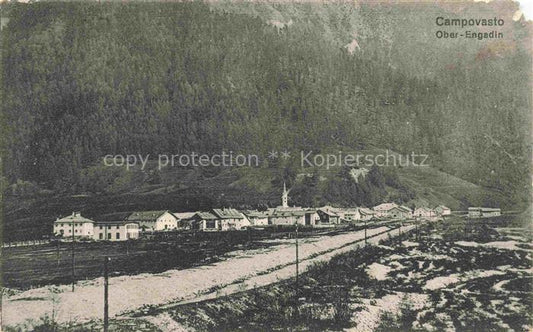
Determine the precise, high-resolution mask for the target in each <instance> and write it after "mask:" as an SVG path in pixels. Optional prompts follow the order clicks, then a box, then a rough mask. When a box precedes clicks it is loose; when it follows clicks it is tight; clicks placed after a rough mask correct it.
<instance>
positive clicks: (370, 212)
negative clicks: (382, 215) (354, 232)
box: [359, 208, 376, 214]
mask: <svg viewBox="0 0 533 332" xmlns="http://www.w3.org/2000/svg"><path fill="white" fill-rule="evenodd" d="M359 213H362V214H376V211H373V210H372V209H369V208H359Z"/></svg>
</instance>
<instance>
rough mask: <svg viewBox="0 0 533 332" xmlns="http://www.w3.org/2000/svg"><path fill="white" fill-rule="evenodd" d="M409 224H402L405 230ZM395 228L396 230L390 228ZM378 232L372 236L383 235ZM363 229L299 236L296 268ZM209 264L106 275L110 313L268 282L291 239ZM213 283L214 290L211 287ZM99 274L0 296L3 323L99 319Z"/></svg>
mask: <svg viewBox="0 0 533 332" xmlns="http://www.w3.org/2000/svg"><path fill="white" fill-rule="evenodd" d="M412 227H414V226H404V227H402V231H407V230H409V229H410V228H412ZM387 230H388V228H387V227H379V228H375V229H371V230H368V236H373V235H376V234H379V233H382V232H385V231H387ZM392 233H393V235H397V234H398V230H395V231H393V232H392ZM387 236H388V235H387V234H382V235H379V236H376V237H374V238H372V239H371V242H377V241H379V240H380V239H382V238H386V237H387ZM363 238H364V231H359V232H353V233H347V234H340V235H334V236H322V237H317V238H308V239H302V240H300V246H299V257H300V259H301V260H302V262H301V263H300V267H301V270H302V271H303V270H305V269H306V268H307V267H308V266H309V265H311V264H312V263H314V262H317V261H326V260H329V259H331V257H333V256H334V255H337V254H339V253H342V252H346V251H349V250H353V249H354V248H356V247H357V246H359V245H361V242H362V241H361V240H362V239H363ZM224 258H225V259H224V260H223V261H220V262H217V263H215V264H212V265H207V266H202V267H198V268H192V269H185V270H169V271H166V272H164V273H159V274H140V275H136V276H120V277H113V278H110V301H109V312H110V316H111V317H113V316H116V315H120V314H121V313H124V312H128V311H132V310H135V309H138V308H140V307H142V306H144V305H157V306H161V305H170V306H172V305H179V304H182V303H187V302H195V301H200V300H205V299H208V298H213V297H216V296H221V295H225V294H230V293H233V292H236V291H242V290H243V289H246V288H249V287H253V286H262V285H267V284H270V283H273V282H276V281H278V280H280V279H286V278H290V277H292V276H293V275H294V265H293V263H294V260H295V250H294V243H292V242H291V243H284V244H281V245H277V246H273V247H270V248H268V249H259V250H247V251H245V250H243V251H234V252H231V253H228V254H227V255H225V256H224ZM214 288H216V291H214ZM102 308H103V280H102V278H98V279H94V280H90V281H85V282H79V283H78V284H77V285H76V289H75V291H74V292H71V291H70V286H66V285H65V286H59V287H44V288H38V289H33V290H28V291H25V292H22V293H20V294H16V295H13V296H9V297H8V296H4V297H3V305H2V324H3V325H4V326H6V325H8V326H13V325H18V324H23V323H26V322H28V321H29V320H34V321H36V320H38V319H39V318H41V317H44V316H45V315H49V316H54V319H55V320H56V321H57V322H60V323H67V322H83V321H88V320H91V319H101V318H102V312H103V309H102Z"/></svg>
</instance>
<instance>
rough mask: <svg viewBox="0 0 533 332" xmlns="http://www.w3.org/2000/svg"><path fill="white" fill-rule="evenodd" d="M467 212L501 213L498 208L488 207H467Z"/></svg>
mask: <svg viewBox="0 0 533 332" xmlns="http://www.w3.org/2000/svg"><path fill="white" fill-rule="evenodd" d="M468 210H469V211H476V210H479V211H486V212H496V211H501V210H500V209H499V208H489V207H469V208H468Z"/></svg>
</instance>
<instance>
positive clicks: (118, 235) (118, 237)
mask: <svg viewBox="0 0 533 332" xmlns="http://www.w3.org/2000/svg"><path fill="white" fill-rule="evenodd" d="M117 227H118V226H117ZM118 239H120V233H119V232H117V240H118Z"/></svg>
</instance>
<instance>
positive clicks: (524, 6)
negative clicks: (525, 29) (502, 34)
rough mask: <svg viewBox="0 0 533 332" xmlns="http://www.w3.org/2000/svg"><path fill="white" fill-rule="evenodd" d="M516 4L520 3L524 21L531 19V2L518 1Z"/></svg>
mask: <svg viewBox="0 0 533 332" xmlns="http://www.w3.org/2000/svg"><path fill="white" fill-rule="evenodd" d="M518 2H520V10H521V11H522V13H524V15H525V17H526V19H528V20H531V19H533V0H518Z"/></svg>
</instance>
